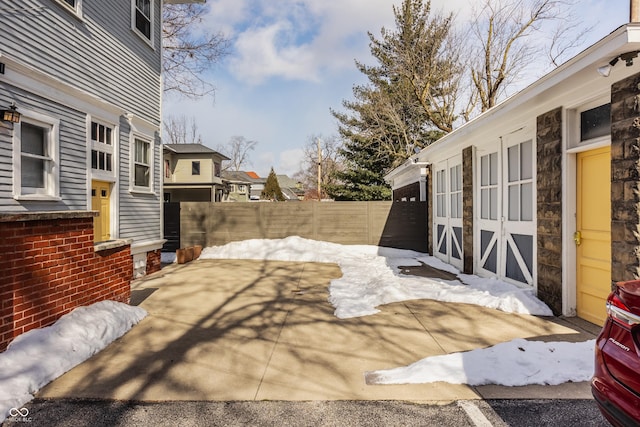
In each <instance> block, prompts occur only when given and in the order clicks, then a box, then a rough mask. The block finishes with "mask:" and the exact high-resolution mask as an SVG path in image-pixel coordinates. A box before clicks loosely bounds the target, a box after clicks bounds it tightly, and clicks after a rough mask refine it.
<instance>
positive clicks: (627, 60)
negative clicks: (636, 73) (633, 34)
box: [598, 50, 638, 77]
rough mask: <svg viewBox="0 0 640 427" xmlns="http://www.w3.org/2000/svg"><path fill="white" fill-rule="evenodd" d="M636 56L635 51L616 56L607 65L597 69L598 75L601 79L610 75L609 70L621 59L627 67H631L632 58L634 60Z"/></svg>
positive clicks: (636, 52)
mask: <svg viewBox="0 0 640 427" xmlns="http://www.w3.org/2000/svg"><path fill="white" fill-rule="evenodd" d="M637 56H638V51H637V50H632V51H631V52H627V53H623V54H622V55H620V56H616V57H615V58H613V59H612V60H611V61H609V63H608V64H607V65H603V66H602V67H598V73H600V75H601V76H602V77H609V74H611V68H613V67H614V66H615V65H616V64H617V63H618V61H619V60H621V59H622V60H623V61H624V62H625V63H626V65H627V67H631V66H632V65H633V58H636V57H637Z"/></svg>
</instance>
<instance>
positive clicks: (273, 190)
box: [260, 168, 285, 202]
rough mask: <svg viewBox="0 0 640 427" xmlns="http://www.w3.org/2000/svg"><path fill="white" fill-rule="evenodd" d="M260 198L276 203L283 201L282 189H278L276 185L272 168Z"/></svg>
mask: <svg viewBox="0 0 640 427" xmlns="http://www.w3.org/2000/svg"><path fill="white" fill-rule="evenodd" d="M260 198H261V199H264V200H272V201H276V202H282V201H284V200H285V198H284V194H282V189H280V184H279V183H278V177H277V176H276V173H275V172H274V171H273V168H271V172H269V176H268V177H267V182H266V183H265V184H264V189H263V190H262V193H261V194H260Z"/></svg>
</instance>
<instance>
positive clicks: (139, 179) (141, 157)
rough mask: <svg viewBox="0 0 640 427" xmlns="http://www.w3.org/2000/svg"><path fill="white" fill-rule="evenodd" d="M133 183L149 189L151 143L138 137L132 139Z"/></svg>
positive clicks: (143, 188) (140, 187) (138, 186)
mask: <svg viewBox="0 0 640 427" xmlns="http://www.w3.org/2000/svg"><path fill="white" fill-rule="evenodd" d="M133 185H134V187H137V188H139V189H142V190H150V189H151V143H150V142H149V141H145V140H143V139H140V138H135V140H134V164H133Z"/></svg>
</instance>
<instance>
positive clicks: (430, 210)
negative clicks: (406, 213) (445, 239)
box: [425, 165, 433, 255]
mask: <svg viewBox="0 0 640 427" xmlns="http://www.w3.org/2000/svg"><path fill="white" fill-rule="evenodd" d="M425 179H426V184H425V185H426V186H427V221H428V225H427V252H428V253H429V255H433V166H432V165H427V176H426V178H425Z"/></svg>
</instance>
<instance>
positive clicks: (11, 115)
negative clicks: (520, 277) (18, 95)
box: [0, 102, 20, 123]
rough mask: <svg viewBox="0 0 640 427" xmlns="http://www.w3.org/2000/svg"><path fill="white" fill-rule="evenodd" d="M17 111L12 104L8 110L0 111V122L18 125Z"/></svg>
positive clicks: (14, 104)
mask: <svg viewBox="0 0 640 427" xmlns="http://www.w3.org/2000/svg"><path fill="white" fill-rule="evenodd" d="M17 109H18V107H16V103H15V102H12V103H11V105H10V106H9V109H8V110H0V114H2V120H3V121H5V122H11V123H20V113H18V112H17V111H16V110H17Z"/></svg>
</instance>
